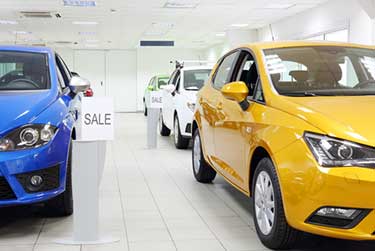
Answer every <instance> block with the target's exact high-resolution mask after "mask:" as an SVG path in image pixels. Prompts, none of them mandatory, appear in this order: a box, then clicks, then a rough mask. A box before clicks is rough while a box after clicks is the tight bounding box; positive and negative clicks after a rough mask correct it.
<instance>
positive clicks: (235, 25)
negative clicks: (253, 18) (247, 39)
mask: <svg viewBox="0 0 375 251" xmlns="http://www.w3.org/2000/svg"><path fill="white" fill-rule="evenodd" d="M231 26H232V27H237V28H244V27H247V26H249V24H232V25H231Z"/></svg>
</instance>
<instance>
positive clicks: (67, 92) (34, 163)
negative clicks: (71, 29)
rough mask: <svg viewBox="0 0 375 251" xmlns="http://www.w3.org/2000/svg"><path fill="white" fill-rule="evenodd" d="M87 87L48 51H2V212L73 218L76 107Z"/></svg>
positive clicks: (1, 48) (13, 48) (3, 48)
mask: <svg viewBox="0 0 375 251" xmlns="http://www.w3.org/2000/svg"><path fill="white" fill-rule="evenodd" d="M88 87H89V83H88V82H87V81H86V80H84V79H81V78H80V77H78V76H73V75H72V73H71V72H70V71H69V69H68V67H67V66H66V64H65V63H64V61H63V60H62V59H61V57H60V56H59V55H58V54H56V53H55V52H54V51H53V50H51V49H49V48H44V47H18V46H0V109H1V110H0V207H3V206H14V205H25V204H34V203H41V202H43V204H44V207H45V209H46V212H48V214H51V215H55V216H66V215H70V214H72V213H73V199H72V178H71V165H72V163H71V162H72V159H71V154H72V153H71V142H72V140H73V139H74V138H75V121H76V113H75V110H74V106H75V105H74V104H75V102H77V99H78V97H80V95H77V94H78V93H79V92H82V91H84V90H86V89H87V88H88Z"/></svg>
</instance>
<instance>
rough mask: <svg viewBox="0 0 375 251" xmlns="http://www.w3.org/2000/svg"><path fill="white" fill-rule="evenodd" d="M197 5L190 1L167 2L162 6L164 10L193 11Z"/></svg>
mask: <svg viewBox="0 0 375 251" xmlns="http://www.w3.org/2000/svg"><path fill="white" fill-rule="evenodd" d="M197 6H198V3H196V2H191V1H181V0H169V1H167V2H166V3H165V4H164V8H168V9H194V8H196V7H197Z"/></svg>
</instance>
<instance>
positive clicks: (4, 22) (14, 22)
mask: <svg viewBox="0 0 375 251" xmlns="http://www.w3.org/2000/svg"><path fill="white" fill-rule="evenodd" d="M0 24H12V25H14V24H18V22H17V21H12V20H0Z"/></svg>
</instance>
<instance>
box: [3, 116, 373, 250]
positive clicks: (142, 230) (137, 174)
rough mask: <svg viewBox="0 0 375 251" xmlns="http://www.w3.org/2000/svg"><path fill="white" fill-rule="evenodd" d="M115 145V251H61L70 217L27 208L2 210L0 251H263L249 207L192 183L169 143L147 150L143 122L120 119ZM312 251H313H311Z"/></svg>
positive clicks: (111, 203) (235, 196)
mask: <svg viewBox="0 0 375 251" xmlns="http://www.w3.org/2000/svg"><path fill="white" fill-rule="evenodd" d="M116 123H117V128H116V141H115V142H113V143H111V144H110V145H109V149H108V158H107V165H106V170H105V173H104V177H103V182H102V185H101V196H100V205H101V213H100V215H101V230H102V233H103V236H104V237H112V238H117V239H119V241H118V242H117V243H114V244H110V245H96V246H62V245H57V244H54V243H56V241H58V240H59V239H63V238H64V237H68V236H69V234H70V232H71V230H72V217H70V218H55V219H54V218H47V219H46V218H42V217H41V216H39V215H38V214H37V213H36V212H35V211H36V210H35V209H33V210H30V209H29V208H17V209H9V208H8V209H2V210H1V213H0V215H1V216H0V250H7V251H9V250H19V251H21V250H22V251H23V250H48V251H49V250H53V251H54V250H57V251H60V250H69V251H70V250H72V251H76V250H111V251H115V250H132V251H133V250H152V251H156V250H160V251H169V250H189V251H190V250H191V251H193V250H202V251H211V250H238V251H239V250H241V251H245V250H253V251H255V250H265V248H264V247H263V246H262V244H261V243H260V242H259V241H258V239H257V236H256V233H255V231H254V226H253V222H252V216H251V212H250V210H249V208H250V200H249V199H248V198H247V197H245V196H244V195H242V194H241V193H239V192H237V191H236V190H234V189H233V188H232V187H231V186H229V185H228V184H227V183H225V181H224V180H223V179H222V178H220V177H218V178H217V179H216V180H215V182H214V184H210V185H202V184H198V183H197V182H195V180H194V179H193V176H192V173H191V166H190V156H191V151H190V150H184V151H181V150H176V149H175V148H174V145H173V141H172V138H159V147H158V149H157V150H148V149H146V147H145V145H146V119H145V118H144V117H143V115H141V114H121V115H117V118H116ZM305 239H306V241H304V242H303V243H302V244H301V248H300V250H314V249H311V246H315V249H316V250H374V249H375V243H356V242H349V241H338V240H330V239H325V238H318V237H311V236H306V237H305ZM308 247H310V248H308Z"/></svg>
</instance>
